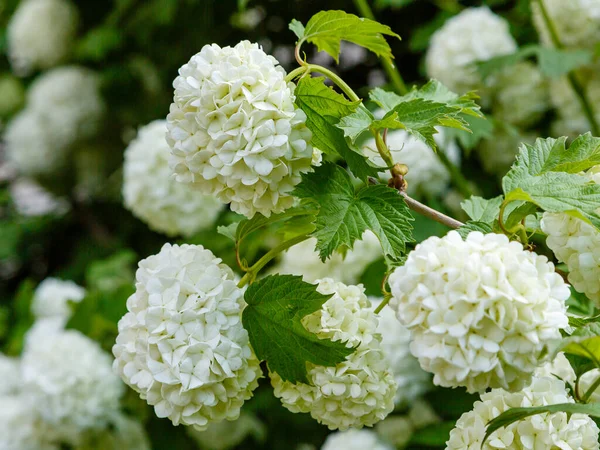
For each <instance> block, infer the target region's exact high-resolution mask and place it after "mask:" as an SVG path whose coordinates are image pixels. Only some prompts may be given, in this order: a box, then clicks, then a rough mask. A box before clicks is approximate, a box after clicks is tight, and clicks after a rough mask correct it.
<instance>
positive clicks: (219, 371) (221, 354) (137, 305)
mask: <svg viewBox="0 0 600 450" xmlns="http://www.w3.org/2000/svg"><path fill="white" fill-rule="evenodd" d="M243 306H244V303H243V291H242V290H241V289H239V288H238V287H237V285H236V282H235V277H234V274H233V271H232V270H231V269H230V268H229V267H227V266H226V265H225V264H222V263H221V260H220V259H219V258H216V257H215V256H214V255H213V254H212V252H210V251H209V250H206V249H204V248H203V247H202V246H195V245H181V246H178V245H170V244H165V245H164V246H163V248H162V249H161V251H160V252H159V253H158V254H157V255H153V256H150V257H148V258H146V259H144V260H142V261H140V263H139V268H138V270H137V273H136V292H135V293H134V294H133V295H132V296H131V297H129V299H128V300H127V309H128V311H129V312H128V313H127V314H126V315H125V316H123V318H122V319H121V320H120V321H119V335H118V336H117V342H116V344H115V345H114V347H113V353H114V355H115V358H116V359H115V362H114V368H115V370H116V371H118V373H119V374H120V375H121V377H122V378H123V380H124V381H125V382H126V383H127V384H128V385H129V386H131V387H132V388H133V389H134V390H135V391H137V392H138V393H139V394H140V396H141V397H142V398H143V399H145V400H146V401H147V402H148V403H149V404H150V405H153V406H154V410H155V411H156V415H157V416H158V417H168V418H169V419H171V420H172V421H173V423H174V424H175V425H178V424H180V423H182V424H184V425H194V426H195V427H196V428H197V429H199V430H203V429H206V428H207V427H208V425H209V424H211V423H213V422H218V421H221V420H224V419H228V420H235V419H236V418H237V417H238V416H239V414H240V408H241V406H242V404H243V403H244V401H245V400H247V399H248V398H250V397H251V396H252V391H253V390H254V389H255V388H256V387H257V386H258V378H259V377H260V376H261V369H260V366H259V361H258V359H257V358H256V356H255V355H254V353H253V352H252V349H251V348H250V345H249V340H248V333H247V331H246V330H245V329H244V328H243V327H242V323H241V310H242V308H243Z"/></svg>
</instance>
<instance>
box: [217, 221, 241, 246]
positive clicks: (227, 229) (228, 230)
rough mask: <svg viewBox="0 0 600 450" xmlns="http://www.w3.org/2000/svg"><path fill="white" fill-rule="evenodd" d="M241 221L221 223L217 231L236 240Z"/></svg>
mask: <svg viewBox="0 0 600 450" xmlns="http://www.w3.org/2000/svg"><path fill="white" fill-rule="evenodd" d="M239 224H240V223H239V222H233V223H230V224H229V225H219V226H218V227H217V233H219V234H220V235H222V236H225V237H227V238H229V239H231V240H232V241H233V242H235V241H236V240H237V238H236V236H237V228H238V225H239Z"/></svg>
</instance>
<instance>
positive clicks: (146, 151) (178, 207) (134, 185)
mask: <svg viewBox="0 0 600 450" xmlns="http://www.w3.org/2000/svg"><path fill="white" fill-rule="evenodd" d="M166 131H167V127H166V122H165V121H164V120H157V121H154V122H152V123H150V124H148V125H146V126H145V127H142V128H140V130H139V132H138V136H137V138H136V139H134V140H133V141H132V142H131V143H130V144H129V146H128V147H127V149H126V150H125V163H124V165H123V173H124V175H123V176H124V179H123V197H124V201H125V206H126V207H127V209H129V210H131V211H132V212H133V213H134V214H135V215H136V216H137V217H139V218H140V219H141V220H143V221H144V222H145V223H147V224H148V225H149V226H150V228H152V229H154V230H156V231H159V232H163V233H165V234H167V235H169V236H175V235H178V234H181V235H183V236H191V235H192V234H194V233H196V232H198V231H200V230H203V229H206V228H208V227H210V226H211V225H213V223H214V222H215V220H216V219H217V216H218V215H219V213H220V212H221V210H222V205H221V203H220V202H219V201H218V200H217V199H216V198H214V197H211V196H208V195H203V194H202V193H200V192H198V191H197V190H195V189H194V188H193V187H192V186H191V185H189V184H184V183H179V182H177V181H176V180H175V178H174V177H173V172H172V171H171V169H170V168H169V154H170V152H169V145H168V144H167V141H166V140H165V133H166Z"/></svg>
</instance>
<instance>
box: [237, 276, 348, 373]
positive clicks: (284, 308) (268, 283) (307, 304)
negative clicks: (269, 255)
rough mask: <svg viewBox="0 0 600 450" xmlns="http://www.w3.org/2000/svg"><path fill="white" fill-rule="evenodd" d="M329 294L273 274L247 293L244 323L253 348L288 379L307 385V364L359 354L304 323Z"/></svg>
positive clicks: (328, 363) (327, 363) (328, 362)
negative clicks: (317, 332)
mask: <svg viewBox="0 0 600 450" xmlns="http://www.w3.org/2000/svg"><path fill="white" fill-rule="evenodd" d="M330 297H331V295H323V294H321V293H319V292H317V289H316V286H315V285H312V284H309V283H306V282H304V281H302V277H300V276H293V275H270V276H268V277H265V278H263V279H262V280H260V281H258V282H256V283H253V284H251V285H250V287H249V288H248V290H247V291H246V294H245V295H244V299H245V300H246V303H247V304H248V306H247V307H246V308H245V309H244V312H243V313H242V322H243V325H244V328H245V329H246V330H248V336H249V338H250V343H251V345H252V348H253V349H254V351H255V352H256V356H258V358H259V359H263V360H266V361H267V364H268V365H269V369H270V370H271V371H273V372H276V373H277V374H278V375H279V376H280V377H281V378H283V379H284V380H286V381H290V382H292V383H298V382H300V383H308V382H309V381H308V378H307V371H306V363H307V362H310V363H313V364H316V365H320V366H335V365H336V364H338V363H340V362H342V361H344V360H345V358H346V356H348V355H350V354H351V353H353V352H354V349H353V348H348V347H346V345H345V344H344V343H343V342H333V341H331V340H328V339H319V338H318V337H317V335H316V334H313V333H311V332H309V331H308V330H307V329H306V328H304V326H303V325H302V318H304V317H305V316H307V315H309V314H312V313H314V312H315V311H319V310H320V309H321V307H322V306H323V303H325V302H326V301H327V300H328V299H329V298H330Z"/></svg>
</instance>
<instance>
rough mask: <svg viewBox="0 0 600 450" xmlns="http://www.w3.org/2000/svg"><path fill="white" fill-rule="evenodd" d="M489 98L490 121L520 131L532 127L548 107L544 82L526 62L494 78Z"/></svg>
mask: <svg viewBox="0 0 600 450" xmlns="http://www.w3.org/2000/svg"><path fill="white" fill-rule="evenodd" d="M491 96H492V111H493V114H494V118H496V119H498V120H500V121H502V122H506V123H509V124H512V125H515V126H520V127H528V126H530V125H533V124H535V123H536V122H537V121H538V120H540V119H541V118H542V116H543V115H544V113H545V112H546V111H547V110H548V107H549V102H548V97H549V91H548V85H547V83H546V80H545V79H544V76H543V75H542V73H541V72H540V70H539V69H538V68H537V66H536V65H535V64H533V63H531V62H529V61H522V62H519V63H517V64H515V65H512V66H509V67H507V68H506V69H504V70H501V71H500V72H498V73H497V74H495V75H494V78H493V88H492V94H491Z"/></svg>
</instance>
